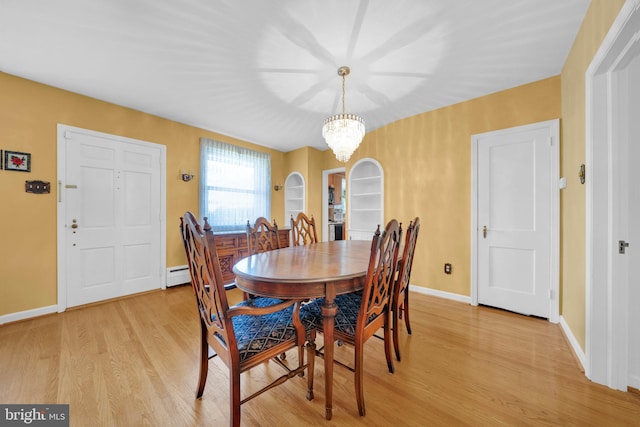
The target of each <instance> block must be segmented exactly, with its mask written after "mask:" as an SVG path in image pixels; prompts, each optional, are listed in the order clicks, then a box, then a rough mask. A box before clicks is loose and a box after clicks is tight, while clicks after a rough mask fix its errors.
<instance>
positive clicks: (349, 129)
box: [322, 67, 365, 162]
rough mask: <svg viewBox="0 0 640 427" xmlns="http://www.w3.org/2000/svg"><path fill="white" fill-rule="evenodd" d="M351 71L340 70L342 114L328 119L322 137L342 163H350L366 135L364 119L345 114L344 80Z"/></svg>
mask: <svg viewBox="0 0 640 427" xmlns="http://www.w3.org/2000/svg"><path fill="white" fill-rule="evenodd" d="M350 71H351V70H350V69H349V67H340V68H338V75H339V76H340V77H342V114H336V115H333V116H331V117H328V118H327V119H326V120H325V121H324V125H322V137H323V138H324V139H325V141H327V145H328V146H329V148H331V150H332V151H333V153H334V154H335V156H336V159H338V161H340V162H347V161H349V158H350V157H351V155H352V154H353V152H354V151H356V149H357V148H358V146H359V145H360V142H362V137H363V136H364V133H365V127H364V120H362V117H360V116H357V115H355V114H346V113H345V112H344V79H345V77H346V76H348V75H349V72H350Z"/></svg>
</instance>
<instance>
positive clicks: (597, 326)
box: [584, 0, 640, 391]
mask: <svg viewBox="0 0 640 427" xmlns="http://www.w3.org/2000/svg"><path fill="white" fill-rule="evenodd" d="M634 14H640V0H627V1H626V2H625V3H624V5H623V6H622V8H621V10H620V12H619V14H618V16H617V18H616V19H615V21H614V23H613V24H612V25H611V28H610V29H609V32H608V33H607V35H606V36H605V38H604V40H603V41H602V44H601V45H600V48H599V49H598V51H597V52H596V54H595V55H594V57H593V59H592V61H591V64H590V65H589V67H588V68H587V71H586V73H585V96H586V98H585V103H586V104H585V106H586V108H585V110H586V120H585V121H586V123H585V133H586V141H585V152H586V156H585V167H586V178H587V179H586V200H585V208H586V218H585V225H586V230H585V234H586V236H585V238H586V241H585V243H586V254H585V256H586V260H585V267H586V271H585V288H586V289H585V291H586V298H585V299H586V301H585V303H586V307H585V314H586V315H585V323H586V325H585V367H584V368H585V374H586V376H587V378H589V379H590V380H591V381H593V382H596V383H599V384H603V385H606V386H608V387H610V388H613V389H617V390H622V391H626V390H627V386H628V323H627V319H628V302H627V295H628V289H629V283H628V279H626V280H625V277H628V276H627V273H628V271H627V270H626V269H625V267H624V261H625V260H619V259H617V258H619V257H617V256H616V255H617V246H616V242H617V240H618V239H623V240H628V239H627V238H626V235H621V234H620V233H624V230H621V229H620V225H621V224H622V223H624V222H625V220H626V219H628V212H623V209H620V206H618V204H617V203H614V201H616V200H619V198H620V196H621V195H622V191H620V187H621V185H620V184H621V181H620V180H621V179H622V180H625V177H624V176H622V175H621V172H620V167H621V166H622V164H621V160H622V159H621V158H620V156H621V155H622V153H623V152H624V150H625V147H626V145H624V143H623V144H619V143H618V137H620V136H623V135H617V132H619V130H618V129H617V127H616V122H614V120H615V117H616V116H615V114H616V112H617V111H616V108H617V106H616V103H615V102H613V101H615V99H618V95H617V94H618V92H619V91H620V90H621V89H620V88H619V85H618V84H617V78H616V76H617V74H616V73H617V72H618V67H619V66H620V64H621V63H624V61H625V60H626V59H628V58H627V56H626V55H627V54H629V53H631V54H633V50H632V49H630V48H631V47H632V46H633V44H634V43H638V41H637V40H635V39H634V37H636V36H637V35H635V34H633V33H634V32H633V29H632V31H631V32H629V31H625V28H626V26H627V24H628V23H629V21H630V20H631V19H632V17H634ZM638 16H640V15H635V17H638ZM622 139H624V138H622ZM622 174H624V171H623V172H622ZM627 179H628V178H627ZM623 182H629V181H623ZM621 215H622V216H621ZM636 244H640V242H638V243H636ZM634 247H635V245H634ZM621 269H623V270H625V271H620V270H621Z"/></svg>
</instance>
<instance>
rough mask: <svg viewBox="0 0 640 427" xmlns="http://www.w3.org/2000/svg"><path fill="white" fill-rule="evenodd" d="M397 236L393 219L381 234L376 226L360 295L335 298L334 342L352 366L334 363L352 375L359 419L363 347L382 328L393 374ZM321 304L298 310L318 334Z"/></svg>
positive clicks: (398, 231) (362, 407)
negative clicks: (348, 350)
mask: <svg viewBox="0 0 640 427" xmlns="http://www.w3.org/2000/svg"><path fill="white" fill-rule="evenodd" d="M401 235H402V229H401V228H400V225H399V224H398V221H396V220H395V219H393V220H391V221H389V223H388V224H387V226H386V227H385V229H384V232H383V233H382V235H381V234H380V227H379V226H378V229H377V230H376V232H375V234H374V236H373V240H372V242H371V253H370V256H369V264H368V268H367V274H366V276H365V283H364V289H363V290H362V291H361V292H353V293H349V294H343V295H338V296H336V299H335V304H336V305H337V307H338V311H337V313H336V316H335V318H334V321H335V331H334V339H335V340H337V341H338V340H339V341H342V342H343V343H346V344H350V345H352V346H354V362H353V365H347V364H344V363H341V362H339V361H336V363H338V364H340V365H342V366H345V367H346V368H347V369H349V370H350V371H352V372H354V374H355V380H354V383H355V391H356V400H357V402H358V412H359V413H360V415H361V416H364V415H365V405H364V388H363V376H364V374H363V362H364V354H363V352H364V344H365V342H366V341H367V340H368V339H369V338H371V337H372V336H374V334H375V333H376V331H378V330H379V329H380V328H384V352H385V356H386V359H387V368H388V369H389V372H390V373H393V372H394V367H393V357H392V355H391V346H392V344H391V314H390V308H391V299H392V292H393V284H394V280H395V273H396V266H397V263H398V246H399V243H400V238H401ZM323 304H324V298H318V299H316V300H313V301H311V302H310V303H309V304H307V305H304V306H303V307H302V309H301V312H302V313H303V314H304V315H305V316H306V314H307V313H311V314H312V315H313V317H314V318H315V321H316V327H317V328H318V330H320V331H321V330H322V306H323ZM326 345H333V343H326ZM316 354H317V355H319V356H322V349H320V350H318V351H317V352H316Z"/></svg>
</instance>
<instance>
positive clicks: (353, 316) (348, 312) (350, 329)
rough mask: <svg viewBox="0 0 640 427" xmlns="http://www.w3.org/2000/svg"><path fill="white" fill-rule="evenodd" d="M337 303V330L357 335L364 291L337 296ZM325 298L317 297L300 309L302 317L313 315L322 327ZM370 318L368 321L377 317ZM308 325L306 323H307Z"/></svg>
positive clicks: (318, 325) (319, 326)
mask: <svg viewBox="0 0 640 427" xmlns="http://www.w3.org/2000/svg"><path fill="white" fill-rule="evenodd" d="M335 303H336V305H337V306H338V312H337V313H336V317H335V331H337V332H341V333H343V334H346V335H351V336H355V334H356V322H357V321H358V313H360V306H361V304H362V292H361V291H360V292H352V293H349V294H343V295H338V296H336V299H335ZM323 304H324V298H316V299H315V300H313V301H311V302H310V303H309V304H307V305H304V306H302V309H301V310H300V316H301V317H309V316H311V317H312V318H313V319H315V322H316V325H317V327H318V328H321V327H322V305H323ZM375 317H377V316H374V317H373V318H371V319H369V320H368V322H367V323H369V322H371V321H372V320H374V319H375ZM305 326H306V325H305Z"/></svg>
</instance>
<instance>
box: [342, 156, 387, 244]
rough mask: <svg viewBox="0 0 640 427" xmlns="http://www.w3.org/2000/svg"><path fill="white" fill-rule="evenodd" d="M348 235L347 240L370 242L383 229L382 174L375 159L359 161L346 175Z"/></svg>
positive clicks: (380, 167)
mask: <svg viewBox="0 0 640 427" xmlns="http://www.w3.org/2000/svg"><path fill="white" fill-rule="evenodd" d="M347 188H348V191H349V203H348V207H349V212H348V218H347V221H348V225H349V228H348V234H349V239H350V240H370V239H372V238H373V234H374V233H375V231H376V228H377V227H378V225H380V227H384V226H385V224H383V221H384V172H383V170H382V166H381V165H380V163H378V161H377V160H374V159H369V158H365V159H361V160H359V161H358V162H356V164H355V165H353V167H352V168H351V171H350V173H349V185H348V187H347Z"/></svg>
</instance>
